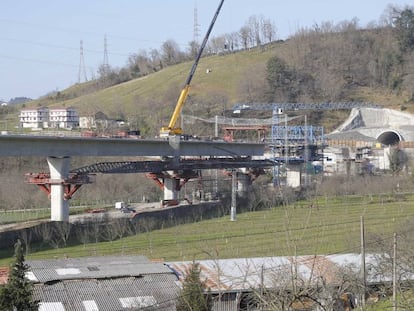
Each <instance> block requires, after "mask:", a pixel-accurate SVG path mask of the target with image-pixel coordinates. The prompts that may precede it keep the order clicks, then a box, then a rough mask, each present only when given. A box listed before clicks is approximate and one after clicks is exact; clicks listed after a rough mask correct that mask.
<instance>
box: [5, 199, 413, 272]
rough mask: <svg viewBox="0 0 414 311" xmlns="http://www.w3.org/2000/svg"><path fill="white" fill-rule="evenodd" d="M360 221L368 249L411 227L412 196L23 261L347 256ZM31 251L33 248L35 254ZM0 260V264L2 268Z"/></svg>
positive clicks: (299, 206)
mask: <svg viewBox="0 0 414 311" xmlns="http://www.w3.org/2000/svg"><path fill="white" fill-rule="evenodd" d="M361 216H363V217H364V221H365V233H366V237H367V250H368V251H369V250H375V246H376V245H374V244H372V242H370V241H372V239H370V237H372V236H373V235H376V236H380V237H381V238H382V239H384V240H386V241H391V240H392V234H393V232H398V231H400V230H402V228H406V229H408V230H410V228H409V227H407V226H406V224H409V223H411V224H412V223H413V222H412V220H413V219H414V196H413V195H404V196H399V197H398V198H397V197H395V196H376V197H369V196H364V197H361V196H355V197H343V198H319V199H318V200H314V201H312V202H311V203H310V202H305V201H303V202H297V203H296V204H294V205H289V206H283V207H282V206H280V207H275V208H272V209H267V210H262V211H257V212H249V213H243V214H239V215H237V220H236V221H230V218H229V216H226V217H222V218H216V219H210V220H206V221H201V222H198V223H192V224H185V225H179V226H176V227H172V228H167V229H163V230H154V231H150V232H147V233H140V234H138V235H134V236H129V237H126V238H123V239H120V240H116V241H112V242H101V243H90V244H84V245H77V246H71V247H66V248H60V249H49V250H42V251H36V252H33V253H30V254H28V255H27V256H26V259H43V258H54V257H65V256H68V257H81V256H96V255H109V254H112V255H114V254H119V255H122V254H141V255H145V256H147V257H149V258H150V259H162V260H165V261H181V260H193V259H215V258H234V257H261V256H281V255H292V254H295V253H296V254H298V255H301V254H334V253H352V252H359V250H360V218H361ZM35 249H36V246H33V247H32V250H35ZM9 261H10V258H4V259H2V260H1V261H0V265H4V264H7V263H8V262H9Z"/></svg>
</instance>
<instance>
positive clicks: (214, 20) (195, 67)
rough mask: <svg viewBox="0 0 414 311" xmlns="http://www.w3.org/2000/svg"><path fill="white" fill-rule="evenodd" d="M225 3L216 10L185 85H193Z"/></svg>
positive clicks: (222, 0)
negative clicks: (202, 56)
mask: <svg viewBox="0 0 414 311" xmlns="http://www.w3.org/2000/svg"><path fill="white" fill-rule="evenodd" d="M223 3H224V0H221V2H220V4H219V6H218V8H217V10H216V14H214V17H213V19H212V20H211V23H210V26H209V27H208V30H207V32H206V35H205V36H204V39H203V42H202V43H201V45H200V49H199V50H198V53H197V56H196V59H195V61H194V64H193V66H192V67H191V70H190V74H189V75H188V78H187V81H186V82H185V85H190V83H191V80H192V78H193V76H194V73H195V71H196V69H197V65H198V62H199V60H200V58H201V55H202V54H203V51H204V48H205V47H206V44H207V41H208V37H209V36H210V33H211V30H212V29H213V26H214V23H215V22H216V19H217V16H218V15H219V13H220V10H221V7H222V6H223Z"/></svg>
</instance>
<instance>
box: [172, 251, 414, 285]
mask: <svg viewBox="0 0 414 311" xmlns="http://www.w3.org/2000/svg"><path fill="white" fill-rule="evenodd" d="M197 262H198V263H199V266H200V269H201V273H200V277H201V279H202V280H205V281H206V285H207V287H208V288H210V290H211V291H212V292H225V291H227V292H231V291H246V290H250V289H252V288H258V287H260V286H264V287H277V286H284V285H285V284H291V283H290V282H291V276H292V273H295V274H296V276H297V278H298V280H306V281H307V282H310V283H309V284H316V283H317V282H320V280H321V279H323V280H324V282H327V283H329V284H332V285H334V284H340V282H341V279H340V278H341V276H342V275H341V273H340V271H341V269H343V268H345V267H347V268H349V269H352V270H353V271H354V272H356V273H357V272H358V271H359V270H360V266H361V256H360V255H359V254H338V255H328V256H296V257H292V256H288V257H261V258H244V259H241V258H234V259H218V260H200V261H197ZM365 262H366V267H367V282H368V283H378V282H380V281H386V282H389V281H391V280H392V278H391V275H381V276H379V275H378V273H376V272H377V271H376V267H378V265H379V256H378V255H374V254H372V255H367V256H366V258H365ZM166 264H167V265H168V266H169V267H170V268H171V269H173V270H174V271H175V272H176V273H177V275H178V276H179V280H180V282H181V283H182V281H183V280H184V278H185V275H186V274H187V273H188V271H189V270H190V268H191V265H192V264H193V262H192V261H183V262H169V263H166ZM406 277H408V278H411V279H414V275H410V276H406Z"/></svg>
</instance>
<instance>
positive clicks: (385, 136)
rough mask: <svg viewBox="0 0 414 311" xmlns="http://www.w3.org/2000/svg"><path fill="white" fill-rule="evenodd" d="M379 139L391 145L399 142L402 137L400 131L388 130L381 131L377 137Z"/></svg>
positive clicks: (384, 143) (382, 142)
mask: <svg viewBox="0 0 414 311" xmlns="http://www.w3.org/2000/svg"><path fill="white" fill-rule="evenodd" d="M377 140H378V142H380V143H381V144H383V145H388V146H389V145H395V144H398V143H399V142H400V141H401V140H402V137H401V135H400V134H399V133H398V132H395V131H386V132H383V133H381V134H380V135H379V136H378V137H377Z"/></svg>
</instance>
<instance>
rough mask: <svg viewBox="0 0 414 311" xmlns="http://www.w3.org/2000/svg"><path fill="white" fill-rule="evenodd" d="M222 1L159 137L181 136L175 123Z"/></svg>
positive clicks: (179, 128)
mask: <svg viewBox="0 0 414 311" xmlns="http://www.w3.org/2000/svg"><path fill="white" fill-rule="evenodd" d="M223 2H224V0H221V2H220V4H219V6H218V8H217V10H216V13H215V15H214V17H213V19H212V21H211V23H210V26H209V28H208V30H207V33H206V35H205V37H204V39H203V42H202V43H201V46H200V49H199V51H198V53H197V56H196V59H195V61H194V64H193V66H192V67H191V70H190V73H189V75H188V77H187V80H186V82H185V85H184V88H183V89H182V91H181V93H180V96H179V97H178V101H177V104H176V105H175V109H174V112H173V114H172V116H171V119H170V123H169V124H168V126H167V127H162V128H161V130H160V137H170V136H181V135H183V129H182V128H181V127H177V126H176V123H177V120H178V118H179V117H180V115H181V110H182V109H183V106H184V103H185V101H186V99H187V96H188V92H189V91H190V83H191V80H192V79H193V76H194V73H195V71H196V69H197V65H198V62H199V60H200V58H201V54H202V53H203V50H204V48H205V46H206V44H207V40H208V37H209V36H210V33H211V30H212V29H213V26H214V23H215V22H216V19H217V16H218V14H219V12H220V9H221V7H222V5H223Z"/></svg>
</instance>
